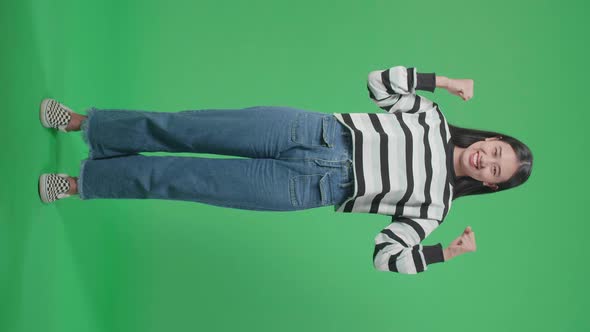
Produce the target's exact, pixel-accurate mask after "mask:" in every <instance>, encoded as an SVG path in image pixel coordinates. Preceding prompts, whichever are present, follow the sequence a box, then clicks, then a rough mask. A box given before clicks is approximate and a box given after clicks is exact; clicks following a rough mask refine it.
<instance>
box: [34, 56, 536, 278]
mask: <svg viewBox="0 0 590 332" xmlns="http://www.w3.org/2000/svg"><path fill="white" fill-rule="evenodd" d="M436 87H442V88H445V89H447V90H448V91H449V92H450V93H452V94H455V95H457V96H460V97H461V98H462V99H464V100H469V99H470V98H471V97H472V96H473V81H472V80H469V79H450V78H447V77H444V76H436V75H435V73H418V72H417V70H416V68H415V67H412V68H406V67H404V66H396V67H393V68H390V69H387V70H382V71H381V70H379V71H373V72H371V73H370V74H369V77H368V90H369V96H370V98H371V99H372V100H373V101H374V102H375V103H376V104H377V105H378V106H379V107H380V108H382V109H383V110H384V111H385V112H382V113H378V114H375V113H333V114H325V113H319V112H309V111H304V110H299V109H295V108H290V107H278V106H256V107H249V108H245V109H241V110H232V109H222V110H197V111H193V110H189V111H181V112H176V113H166V112H146V111H132V110H98V109H96V108H91V109H89V110H88V112H87V116H83V115H80V114H77V113H74V112H73V111H72V110H71V109H70V108H68V107H67V106H65V105H63V104H61V103H59V102H58V101H56V100H53V99H45V100H44V101H43V102H42V103H41V110H40V117H41V122H42V124H43V125H44V126H45V127H47V128H57V129H59V130H61V131H64V132H69V131H75V130H81V131H82V137H83V139H84V141H85V143H86V144H88V146H89V151H90V152H89V158H88V159H85V160H82V162H81V165H80V175H79V178H74V177H69V176H68V175H67V174H64V173H59V174H43V175H41V176H40V178H39V194H40V196H41V199H42V200H43V201H44V202H46V203H47V202H52V201H55V200H57V199H61V198H65V197H69V196H71V195H74V194H78V195H79V197H80V198H81V199H84V200H85V199H92V198H157V199H175V200H188V201H196V202H202V203H207V204H212V205H218V206H224V207H232V208H239V209H249V210H265V211H287V210H301V209H308V208H313V207H319V206H326V205H334V210H335V211H338V212H359V213H378V214H385V215H389V216H392V220H393V221H395V222H392V223H390V224H389V225H388V226H387V227H385V229H383V230H382V231H381V232H380V233H379V234H378V235H377V236H376V237H375V250H374V254H373V262H374V266H375V268H376V269H378V270H382V271H392V272H399V273H406V274H415V273H419V272H423V271H425V270H426V269H427V266H428V265H429V264H433V263H438V262H442V261H447V260H449V259H450V258H452V257H454V256H457V255H459V254H462V253H465V252H469V251H474V250H475V233H474V232H473V231H472V230H471V228H470V227H467V228H466V229H465V231H464V232H463V234H461V235H460V236H459V237H458V238H456V239H455V240H454V241H453V242H451V244H450V245H449V247H447V248H446V249H444V250H443V249H442V245H441V244H440V243H438V244H436V245H424V246H423V245H422V244H421V241H422V240H424V238H426V237H427V236H428V235H429V234H430V233H432V231H433V230H434V229H435V228H436V227H438V225H440V223H442V221H443V220H444V218H445V216H446V215H447V213H448V211H449V209H450V206H451V201H452V200H453V199H456V198H458V197H461V196H465V195H473V194H483V193H490V192H494V191H498V190H504V189H508V188H512V187H514V186H517V185H519V184H521V183H523V182H524V181H526V180H527V179H528V177H529V175H530V172H531V167H532V154H531V152H530V150H529V149H528V148H527V147H526V146H525V145H524V144H522V143H521V142H520V141H518V140H516V139H514V138H512V137H509V136H505V135H500V134H497V133H494V132H486V131H477V130H469V129H463V128H458V127H454V126H451V125H449V124H447V121H446V119H445V117H444V115H443V114H442V112H441V111H440V109H439V107H438V105H437V104H436V103H434V102H432V101H430V100H428V99H427V98H425V97H422V96H419V95H417V94H416V90H426V91H431V92H434V90H435V88H436ZM141 151H144V152H155V151H167V152H196V153H215V154H223V155H235V156H241V157H246V158H228V159H220V158H194V157H171V156H170V157H162V156H144V155H140V154H138V153H139V152H141Z"/></svg>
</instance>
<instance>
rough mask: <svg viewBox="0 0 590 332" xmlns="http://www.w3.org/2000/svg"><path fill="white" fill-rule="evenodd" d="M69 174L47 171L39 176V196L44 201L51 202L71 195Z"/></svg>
mask: <svg viewBox="0 0 590 332" xmlns="http://www.w3.org/2000/svg"><path fill="white" fill-rule="evenodd" d="M68 190H70V182H69V181H68V175H67V174H64V173H59V174H55V173H45V174H41V176H39V197H40V198H41V200H42V201H43V203H51V202H53V201H56V200H58V199H62V198H66V197H70V196H71V195H70V194H67V192H68Z"/></svg>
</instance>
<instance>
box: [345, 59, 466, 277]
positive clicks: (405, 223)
mask: <svg viewBox="0 0 590 332" xmlns="http://www.w3.org/2000/svg"><path fill="white" fill-rule="evenodd" d="M435 83H436V82H435V73H418V72H417V71H416V68H415V67H411V68H406V67H403V66H395V67H393V68H390V69H386V70H378V71H372V72H371V73H369V77H368V85H367V87H368V90H369V97H370V98H371V99H372V100H373V101H374V102H375V103H376V104H377V106H379V107H380V108H381V109H382V110H383V111H385V112H382V113H377V114H375V113H333V114H334V115H335V117H336V118H337V119H338V121H339V122H340V123H342V124H343V125H344V126H346V127H347V128H348V129H349V130H350V131H351V134H352V135H351V136H352V144H353V165H354V167H353V168H354V192H353V195H352V196H351V197H349V198H348V199H347V200H346V201H344V202H343V203H342V204H341V205H339V206H335V208H334V209H335V211H337V212H357V213H378V214H385V215H389V216H391V217H392V222H391V223H390V224H389V225H388V226H387V227H385V228H384V229H383V230H382V231H381V232H380V233H379V234H378V235H377V236H376V237H375V250H374V252H373V263H374V266H375V268H376V269H378V270H381V271H392V272H399V273H404V274H416V273H419V272H423V271H426V269H427V265H428V264H433V263H438V262H442V261H444V258H443V249H442V245H441V244H440V243H438V244H436V245H422V244H421V242H422V240H424V238H426V237H427V236H428V235H429V234H430V233H432V231H433V230H434V229H436V228H437V227H438V225H440V224H441V223H442V221H443V220H444V218H445V216H446V215H447V213H448V211H449V208H450V207H451V200H452V192H453V186H454V183H455V178H456V176H455V172H454V168H453V148H454V146H453V144H452V143H451V141H450V138H451V135H450V131H449V127H448V124H447V121H446V119H445V117H444V115H443V114H442V112H441V111H440V109H439V107H438V105H437V104H436V103H434V102H432V101H430V100H429V99H427V98H425V97H422V96H419V95H417V94H416V90H426V91H430V92H434V89H435Z"/></svg>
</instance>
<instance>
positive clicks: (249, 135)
mask: <svg viewBox="0 0 590 332" xmlns="http://www.w3.org/2000/svg"><path fill="white" fill-rule="evenodd" d="M332 117H333V115H332V114H325V113H318V112H311V111H305V110H300V109H296V108H291V107H283V106H254V107H248V108H244V109H207V110H187V111H180V112H151V111H134V110H114V109H110V110H99V109H96V108H91V109H89V110H88V111H87V118H86V119H85V120H84V121H83V122H82V125H81V130H82V137H83V139H84V141H85V142H86V143H87V144H88V147H89V150H90V153H89V158H90V159H101V158H109V157H116V156H123V155H129V154H137V153H138V152H194V153H213V154H221V155H233V156H242V157H249V158H275V159H279V158H280V155H281V154H282V153H283V152H287V151H290V150H293V149H298V148H303V149H313V148H316V147H330V138H331V137H333V136H334V128H335V126H334V121H328V120H329V119H331V118H332Z"/></svg>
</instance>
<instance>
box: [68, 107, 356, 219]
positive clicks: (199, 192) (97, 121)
mask: <svg viewBox="0 0 590 332" xmlns="http://www.w3.org/2000/svg"><path fill="white" fill-rule="evenodd" d="M81 131H82V137H83V139H84V142H85V143H86V144H87V145H88V147H89V155H88V159H84V160H82V161H81V164H80V174H79V177H78V193H79V197H80V199H83V200H86V199H93V198H137V199H145V198H153V199H172V200H186V201H194V202H201V203H206V204H211V205H217V206H223V207H230V208H237V209H247V210H268V211H289V210H302V209H309V208H315V207H321V206H326V205H334V206H335V207H334V210H337V209H338V207H339V206H340V204H342V203H343V202H344V201H345V200H346V199H347V198H348V197H349V196H350V195H352V191H353V189H354V188H353V187H354V182H353V176H354V173H353V169H352V142H351V135H350V131H349V130H348V129H347V128H346V127H344V126H343V125H342V124H341V123H340V122H338V120H337V119H336V118H335V117H334V115H332V114H326V113H318V112H310V111H305V110H300V109H295V108H291V107H282V106H255V107H248V108H244V109H207V110H187V111H180V112H174V113H170V112H148V111H135V110H110V109H109V110H99V109H96V108H94V107H92V108H90V109H89V110H88V111H87V118H86V119H85V120H84V121H83V122H82V125H81ZM139 152H193V153H211V154H221V155H234V156H241V157H246V158H200V157H177V156H145V155H141V154H139Z"/></svg>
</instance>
